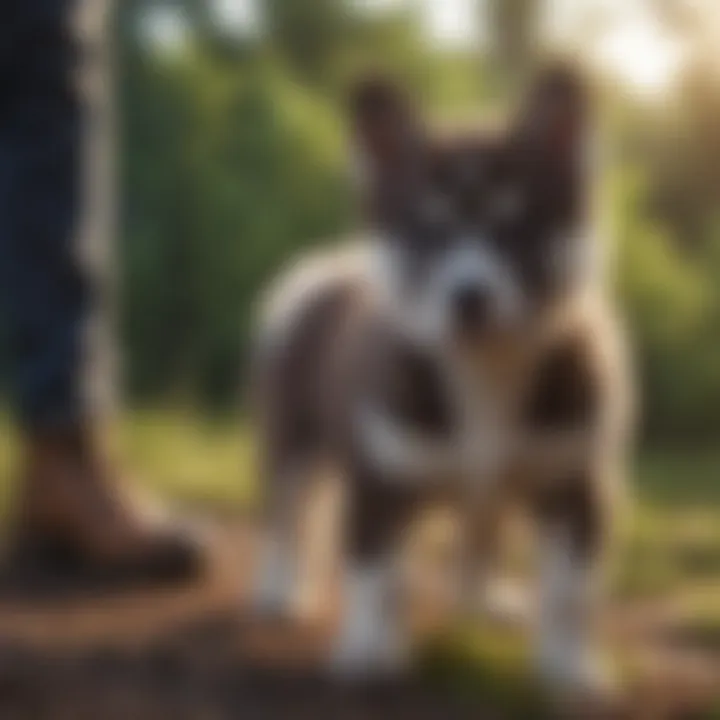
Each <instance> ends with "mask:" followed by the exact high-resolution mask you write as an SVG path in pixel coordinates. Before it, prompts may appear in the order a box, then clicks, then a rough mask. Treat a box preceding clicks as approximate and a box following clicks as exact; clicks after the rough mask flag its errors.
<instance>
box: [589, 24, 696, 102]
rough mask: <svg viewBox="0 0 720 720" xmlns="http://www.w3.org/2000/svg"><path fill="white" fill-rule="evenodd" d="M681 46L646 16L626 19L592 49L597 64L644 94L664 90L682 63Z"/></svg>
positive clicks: (652, 94) (654, 93) (653, 93)
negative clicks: (644, 17) (594, 49)
mask: <svg viewBox="0 0 720 720" xmlns="http://www.w3.org/2000/svg"><path fill="white" fill-rule="evenodd" d="M682 56H683V52H682V48H681V47H680V45H679V43H677V42H675V41H673V39H672V38H670V37H668V36H667V35H666V34H664V33H663V32H662V30H661V29H660V28H658V27H657V26H656V25H655V24H653V23H651V22H649V21H648V20H647V19H645V20H641V19H639V18H638V19H637V20H632V21H630V20H628V21H627V22H624V23H622V24H620V25H619V26H618V27H617V28H616V29H615V30H613V31H612V32H610V33H608V34H607V35H606V36H605V38H603V39H602V40H601V41H600V43H599V45H598V48H597V50H596V52H595V59H596V61H597V62H598V63H599V65H600V66H601V67H602V68H603V69H605V70H607V71H609V72H610V73H611V74H613V75H614V76H616V77H617V78H618V79H619V80H620V81H621V82H625V83H627V84H628V85H629V86H630V89H631V90H633V91H635V92H637V93H639V94H642V95H647V96H657V95H660V94H662V93H663V92H665V91H666V90H667V89H668V87H669V86H670V85H671V83H672V81H673V80H674V78H675V76H676V74H677V72H678V70H679V69H680V65H681V62H682Z"/></svg>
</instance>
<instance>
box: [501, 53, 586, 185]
mask: <svg viewBox="0 0 720 720" xmlns="http://www.w3.org/2000/svg"><path fill="white" fill-rule="evenodd" d="M591 114H592V109H591V91H590V87H589V84H588V82H587V80H586V78H585V77H584V74H583V72H582V71H581V70H580V69H579V68H578V67H576V66H573V65H570V64H566V63H556V64H553V65H550V66H547V67H545V68H543V69H542V70H541V71H540V72H539V73H538V75H537V77H536V78H535V80H534V82H533V83H531V85H530V87H529V90H528V92H527V95H526V98H525V101H524V102H523V103H522V104H521V107H520V111H519V113H518V116H517V118H516V121H515V123H514V135H515V138H516V140H517V141H518V142H519V143H520V146H521V148H522V151H523V153H526V158H527V159H528V160H530V161H531V162H533V163H534V164H535V163H536V164H537V167H538V169H539V170H541V171H542V172H545V173H549V174H550V175H551V176H553V177H556V178H560V177H562V178H567V179H575V180H578V179H580V178H581V177H582V176H583V174H584V172H585V170H586V169H587V163H588V158H589V154H590V153H589V151H590V145H591V134H592V133H591V127H590V125H591Z"/></svg>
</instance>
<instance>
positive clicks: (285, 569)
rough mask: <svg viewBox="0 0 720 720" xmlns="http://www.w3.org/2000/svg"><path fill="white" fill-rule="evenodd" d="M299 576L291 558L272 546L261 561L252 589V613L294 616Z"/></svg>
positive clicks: (264, 615)
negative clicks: (296, 580) (294, 602)
mask: <svg viewBox="0 0 720 720" xmlns="http://www.w3.org/2000/svg"><path fill="white" fill-rule="evenodd" d="M295 589H296V582H295V573H294V569H293V565H292V562H291V559H290V557H289V555H288V554H287V553H284V552H281V549H280V548H279V547H276V546H274V545H272V544H270V545H269V546H268V547H267V548H264V551H263V553H262V555H261V557H260V559H259V562H258V565H257V567H256V568H255V572H254V573H253V577H252V585H251V588H250V597H249V601H248V604H249V609H250V612H251V613H252V614H253V615H255V616H257V617H261V618H280V617H287V616H289V615H290V614H291V613H292V604H293V596H294V594H295Z"/></svg>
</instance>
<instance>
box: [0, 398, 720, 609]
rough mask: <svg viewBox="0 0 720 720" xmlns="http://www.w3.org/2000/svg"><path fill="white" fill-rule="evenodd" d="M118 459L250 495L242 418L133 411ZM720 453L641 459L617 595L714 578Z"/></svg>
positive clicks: (224, 497)
mask: <svg viewBox="0 0 720 720" xmlns="http://www.w3.org/2000/svg"><path fill="white" fill-rule="evenodd" d="M13 437H14V436H13V432H12V430H11V427H10V424H9V422H8V420H7V418H6V417H5V416H3V415H0V504H1V506H2V507H4V506H5V505H6V504H7V498H8V497H9V494H10V489H11V487H12V483H11V481H10V480H11V478H12V476H13V468H14V467H15V465H16V460H17V443H15V442H14V441H13ZM117 439H118V447H119V456H120V457H121V458H122V460H123V463H124V466H125V467H126V468H127V470H128V474H129V475H130V476H131V477H132V478H133V480H136V481H137V483H138V484H139V485H141V486H142V487H143V488H147V489H148V490H150V491H151V492H153V493H156V494H158V495H160V496H161V497H164V498H166V499H168V500H170V501H172V502H173V503H179V504H182V505H187V506H189V507H191V508H200V509H209V510H212V511H215V512H223V513H235V512H240V511H242V510H243V509H246V508H248V507H249V506H250V505H251V504H252V503H253V501H254V499H255V497H256V495H257V489H258V484H257V477H256V476H257V473H256V472H255V469H254V458H253V442H252V437H251V432H250V430H249V429H248V427H247V426H245V425H244V424H243V423H242V422H241V421H240V420H237V419H236V420H224V421H211V420H203V419H199V418H198V417H197V416H196V415H192V414H190V413H186V412H178V411H174V412H167V411H166V412H161V411H143V412H134V413H132V414H129V415H127V416H126V417H125V419H124V420H123V422H121V423H120V428H119V432H118V438H117ZM718 479H720V450H716V449H708V450H707V451H705V452H700V453H698V452H694V453H685V454H683V453H672V452H669V451H666V450H664V451H660V452H646V453H643V454H641V456H640V459H639V461H638V463H637V468H636V471H635V473H634V479H632V482H631V487H632V494H633V496H634V499H633V502H632V504H631V512H630V515H629V520H630V521H629V523H628V533H626V540H625V549H624V551H623V553H622V554H621V555H622V558H623V563H622V566H621V567H620V569H619V573H618V591H619V592H620V593H622V594H623V595H626V596H628V597H630V596H641V595H644V594H656V593H658V592H664V591H670V590H672V589H674V588H676V587H679V586H683V585H687V584H698V585H702V584H704V583H705V584H707V583H708V582H710V581H713V580H720V482H719V481H718Z"/></svg>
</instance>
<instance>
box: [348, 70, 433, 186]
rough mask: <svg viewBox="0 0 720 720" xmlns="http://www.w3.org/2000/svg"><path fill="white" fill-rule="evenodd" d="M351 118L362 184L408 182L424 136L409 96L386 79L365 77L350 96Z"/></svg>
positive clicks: (418, 117)
mask: <svg viewBox="0 0 720 720" xmlns="http://www.w3.org/2000/svg"><path fill="white" fill-rule="evenodd" d="M350 116H351V123H352V133H353V139H354V146H355V148H354V150H355V162H356V169H357V174H358V175H359V178H360V182H361V184H362V185H363V186H364V187H365V188H382V187H388V186H391V185H393V184H395V183H398V182H403V181H404V180H406V179H407V178H408V177H409V176H410V174H411V173H412V170H413V168H414V167H415V166H416V165H417V161H418V159H419V151H420V147H421V144H422V138H423V135H424V132H423V128H422V123H421V120H420V116H419V113H418V112H417V110H416V108H415V106H414V103H413V102H412V100H411V98H410V96H409V94H408V93H407V92H405V90H404V89H403V88H402V87H400V86H399V85H398V84H397V83H395V82H394V81H392V80H390V79H389V78H387V77H384V76H378V75H374V76H369V77H365V78H363V79H362V80H360V81H359V82H357V83H356V84H355V86H354V88H353V89H352V92H351V94H350Z"/></svg>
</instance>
